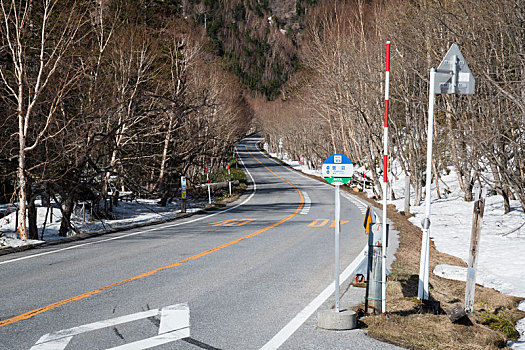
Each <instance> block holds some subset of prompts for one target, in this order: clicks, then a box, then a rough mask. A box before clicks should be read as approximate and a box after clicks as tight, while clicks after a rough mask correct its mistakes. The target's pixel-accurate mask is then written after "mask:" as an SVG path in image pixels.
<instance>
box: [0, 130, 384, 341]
mask: <svg viewBox="0 0 525 350" xmlns="http://www.w3.org/2000/svg"><path fill="white" fill-rule="evenodd" d="M258 141H259V139H256V138H248V139H246V140H244V141H243V142H242V143H240V144H239V145H238V151H239V156H240V159H241V160H242V163H243V164H244V166H245V168H246V170H247V173H248V179H249V180H250V186H249V188H248V191H247V192H246V194H245V195H243V196H242V197H241V199H240V200H239V201H238V202H237V203H235V204H233V205H231V206H230V207H228V208H227V209H226V210H222V211H218V212H213V213H205V214H198V215H194V216H192V217H191V218H187V219H184V220H177V221H173V222H170V223H166V224H161V225H156V226H151V227H147V228H140V229H134V230H129V231H124V232H119V233H114V234H110V235H105V236H102V237H98V238H94V239H89V240H85V241H82V242H73V243H68V244H64V245H61V246H59V247H57V246H54V247H53V246H51V247H43V248H40V249H34V250H30V251H26V252H21V253H16V254H10V255H7V256H3V257H0V281H1V284H0V302H1V306H0V349H9V350H11V349H62V348H67V349H108V348H119V349H125V348H130V349H136V348H141V347H142V348H144V347H150V346H153V345H159V344H162V340H159V339H165V338H166V334H169V333H165V334H164V336H160V337H159V336H158V335H159V334H161V333H163V331H162V329H165V330H166V329H168V331H171V330H172V329H175V328H177V327H179V329H180V328H181V327H183V326H184V322H185V321H183V320H184V316H180V315H184V312H185V311H184V310H185V307H186V306H187V307H189V310H190V314H191V316H190V317H191V326H190V332H191V336H190V337H184V338H183V339H179V340H175V341H169V340H166V341H165V343H164V344H163V345H159V346H158V347H156V348H158V349H260V348H263V347H264V349H271V348H277V347H279V346H281V348H282V349H299V348H301V349H304V348H311V349H335V348H341V349H351V348H365V347H366V348H374V347H376V348H378V349H379V348H386V347H387V345H386V344H382V343H379V342H376V341H374V340H372V339H368V338H367V337H366V336H364V334H363V332H362V331H357V330H356V331H350V332H328V331H326V332H327V333H326V334H325V335H323V336H321V337H319V334H316V332H317V333H318V332H320V330H317V329H316V328H315V326H311V324H312V317H313V319H315V314H314V315H313V316H312V317H310V314H311V312H310V314H305V313H304V312H305V311H304V310H306V311H308V310H309V309H310V310H314V311H315V308H316V307H317V306H319V304H315V305H314V304H311V305H310V307H309V309H308V307H307V306H308V305H309V304H310V303H311V302H312V301H313V300H314V299H315V298H316V297H318V295H319V294H320V293H321V292H322V291H323V290H325V288H327V287H328V286H329V285H330V283H332V286H333V232H334V228H333V227H331V226H332V219H333V207H334V198H333V197H334V190H333V188H332V187H330V186H329V185H327V184H323V183H321V182H319V181H316V180H313V179H310V178H308V177H306V176H303V175H301V174H298V173H295V172H293V171H291V170H290V169H288V168H286V167H283V166H281V165H279V164H277V163H276V162H275V161H273V160H271V159H269V158H268V157H266V156H265V155H264V154H262V153H261V152H260V151H259V150H258V149H257V147H256V143H257V142H258ZM363 210H364V205H363V204H361V203H359V202H358V200H356V199H352V200H347V199H342V200H341V220H343V221H342V222H343V224H342V226H341V227H342V229H341V270H344V269H345V267H347V266H348V265H351V264H352V263H353V265H352V266H355V264H356V263H358V262H359V261H361V260H362V258H363V257H364V256H363V253H362V251H363V248H364V247H365V244H366V236H365V235H364V232H363V227H362V221H363ZM342 290H344V289H342ZM325 294H326V293H325ZM325 299H326V298H325ZM317 300H318V301H320V302H321V303H323V302H324V299H322V297H318V298H317ZM184 303H185V304H184ZM330 303H333V297H332V296H330V299H328V304H326V303H325V307H327V305H328V306H329V305H330ZM179 304H182V305H179ZM172 305H178V306H175V307H173V308H171V309H170V308H167V306H172ZM342 305H343V306H344V304H342ZM305 307H306V309H305ZM312 307H313V308H314V309H312ZM172 309H174V310H177V309H178V310H179V311H180V312H179V313H177V311H175V313H170V312H171V311H170V310H172ZM148 310H149V311H148ZM161 310H162V311H161ZM157 311H158V312H157ZM301 311H303V313H302V314H300V315H299V317H296V316H297V315H298V314H299V313H300V312H301ZM130 315H135V316H130ZM170 315H172V316H170ZM173 315H175V316H173ZM301 315H302V317H301ZM181 317H182V318H181ZM304 319H310V321H309V322H307V323H306V324H303V321H302V320H304ZM181 320H182V321H181ZM101 321H105V322H104V323H101ZM119 322H120V323H119ZM181 322H182V323H181ZM308 324H309V325H308ZM177 325H178V326H177ZM287 325H288V328H287V327H286V326H287ZM305 327H307V328H305ZM308 327H309V328H308ZM297 328H299V332H295V333H294V331H295V329H297ZM352 332H354V333H355V334H356V335H355V337H356V339H358V340H356V341H360V342H363V343H361V344H362V345H357V343H352V344H350V343H349V341H352V340H349V339H353V338H348V337H349V336H342V334H344V333H350V334H352ZM175 333H176V332H175ZM175 333H174V334H175ZM46 334H48V336H47V338H43V337H44V336H45V335H46ZM294 334H295V336H294ZM299 334H300V336H298V335H299ZM338 334H339V335H338ZM155 337H157V338H155ZM163 337H164V338H163ZM180 337H182V336H180ZM326 337H328V338H329V339H328V340H327V339H326ZM365 338H366V339H365ZM46 339H47V340H46ZM148 339H156V340H148ZM174 339H176V338H174ZM140 341H143V343H136V342H140ZM154 341H160V343H154ZM38 342H39V344H37V343H38ZM134 342H135V345H133V344H132V345H129V344H131V343H134ZM35 344H37V345H35ZM126 344H128V345H129V346H128V347H126V346H125V345H126ZM137 344H142V345H137ZM281 344H282V345H281Z"/></svg>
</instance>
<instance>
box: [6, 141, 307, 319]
mask: <svg viewBox="0 0 525 350" xmlns="http://www.w3.org/2000/svg"><path fill="white" fill-rule="evenodd" d="M244 147H245V148H246V151H248V153H249V154H250V156H252V157H253V158H254V159H255V160H256V161H257V162H259V163H260V164H261V165H262V166H263V167H264V168H265V169H266V170H268V171H269V172H270V173H272V174H273V175H275V176H276V177H278V178H279V179H281V180H283V181H284V182H286V183H288V184H289V185H290V186H292V187H293V188H294V189H295V190H296V191H297V192H298V193H299V197H300V198H301V203H300V204H299V206H298V207H297V209H296V210H295V212H293V214H290V215H288V216H287V217H285V218H284V219H281V220H280V221H278V222H276V223H274V224H272V225H270V226H267V227H264V228H262V229H260V230H258V231H255V232H254V233H251V234H249V235H247V236H244V237H241V238H239V239H236V240H234V241H231V242H228V243H225V244H222V245H220V246H218V247H215V248H212V249H208V250H206V251H204V252H202V253H199V254H196V255H193V256H190V257H188V258H186V259H182V260H179V261H177V262H175V263H173V264H170V265H166V266H162V267H159V268H156V269H154V270H151V271H148V272H145V273H142V274H140V275H137V276H134V277H131V278H127V279H125V280H122V281H119V282H115V283H112V284H109V285H107V286H105V287H102V288H98V289H95V290H92V291H91V292H87V293H83V294H79V295H77V296H74V297H72V298H69V299H64V300H61V301H58V302H56V303H53V304H49V305H47V306H43V307H41V308H38V309H34V310H31V311H28V312H26V313H23V314H21V315H18V316H14V317H11V318H8V319H5V320H2V321H0V327H3V326H7V325H9V324H12V323H15V322H19V321H23V320H27V319H29V318H31V317H33V316H36V315H38V314H41V313H44V312H46V311H49V310H52V309H55V308H57V307H59V306H62V305H66V304H69V303H72V302H74V301H78V300H82V299H85V298H88V297H90V296H92V295H95V294H99V293H102V292H103V291H105V290H107V289H110V288H113V287H117V286H120V285H121V284H124V283H126V282H132V281H135V280H139V279H141V278H145V277H148V276H151V275H154V274H156V273H157V272H159V271H162V270H166V269H171V268H173V267H177V266H180V265H182V264H184V263H185V262H188V261H191V260H195V259H198V258H202V257H203V256H206V255H208V254H211V253H213V252H216V251H218V250H221V249H224V248H226V247H229V246H232V245H234V244H237V243H239V242H241V241H243V240H245V239H248V238H251V237H254V236H257V235H258V234H260V233H263V232H265V231H268V230H270V229H272V228H275V227H277V226H279V225H280V224H282V223H283V222H286V221H288V220H290V219H291V218H293V217H294V216H295V215H297V214H298V213H299V212H300V211H301V209H302V208H303V205H304V198H303V195H302V193H301V191H300V190H299V189H298V188H297V187H296V186H295V185H294V184H292V183H291V182H289V181H288V180H285V179H283V178H282V177H280V176H279V175H277V174H276V173H274V172H273V171H271V170H270V169H269V168H268V167H267V166H265V165H264V164H263V163H262V162H261V161H260V160H259V159H257V158H256V157H255V156H254V155H253V154H252V153H251V152H250V151H249V150H248V147H246V145H244Z"/></svg>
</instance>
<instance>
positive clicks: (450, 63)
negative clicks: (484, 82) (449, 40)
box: [434, 43, 475, 95]
mask: <svg viewBox="0 0 525 350" xmlns="http://www.w3.org/2000/svg"><path fill="white" fill-rule="evenodd" d="M474 85H475V79H474V76H473V75H472V73H471V72H470V69H469V67H468V65H467V62H466V61H465V58H464V57H463V55H462V54H461V51H459V47H458V45H457V44H456V43H454V44H452V45H451V46H450V48H449V49H448V52H447V54H446V55H445V57H444V58H443V61H441V63H440V64H439V66H438V68H437V70H436V76H435V80H434V91H435V93H436V94H460V95H472V94H474Z"/></svg>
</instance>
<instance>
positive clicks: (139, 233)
mask: <svg viewBox="0 0 525 350" xmlns="http://www.w3.org/2000/svg"><path fill="white" fill-rule="evenodd" d="M239 160H240V161H241V164H242V166H243V167H244V169H245V170H246V172H247V173H248V176H249V177H250V179H251V181H252V183H253V192H252V193H251V194H250V196H249V197H248V198H246V199H245V200H244V201H243V202H242V203H239V204H237V205H236V206H234V207H231V208H228V209H225V210H221V211H218V212H216V213H213V214H210V215H206V216H202V217H198V218H196V219H193V220H189V221H185V222H179V223H175V224H171V225H163V226H161V227H154V228H150V229H147V230H143V231H138V232H133V233H128V234H124V235H121V236H117V237H112V238H106V239H102V240H100V241H96V242H88V243H81V244H77V245H74V246H71V247H66V248H60V249H56V250H51V251H48V252H44V253H38V254H33V255H28V256H23V257H20V258H15V259H11V260H6V261H1V262H0V265H4V264H10V263H14V262H17V261H21V260H26V259H33V258H37V257H40V256H44V255H49V254H55V253H59V252H63V251H66V250H71V249H77V248H81V247H85V246H89V245H93V244H99V243H104V242H109V241H114V240H117V239H122V238H126V237H132V236H136V235H141V234H143V233H148V232H153V231H158V230H161V229H165V228H170V227H176V226H181V225H187V224H191V223H194V222H197V221H201V220H204V219H208V218H211V217H213V216H216V215H219V214H223V213H226V212H229V211H231V210H234V209H237V208H239V207H240V206H242V205H245V204H246V203H248V201H250V200H251V199H252V198H253V196H255V192H257V184H256V182H255V180H254V179H253V176H252V174H251V173H250V171H249V170H248V168H247V167H246V165H244V161H243V160H242V158H239Z"/></svg>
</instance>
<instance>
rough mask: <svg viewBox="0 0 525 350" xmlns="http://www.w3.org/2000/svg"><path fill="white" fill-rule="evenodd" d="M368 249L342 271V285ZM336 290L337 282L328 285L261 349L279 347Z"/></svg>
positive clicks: (340, 282) (340, 281)
mask: <svg viewBox="0 0 525 350" xmlns="http://www.w3.org/2000/svg"><path fill="white" fill-rule="evenodd" d="M366 249H367V246H365V247H364V248H363V250H362V251H361V252H360V253H359V254H357V257H356V258H355V259H354V261H352V262H351V263H350V265H348V266H347V267H346V269H345V270H344V271H343V273H341V274H340V275H339V276H340V279H339V285H342V284H343V283H344V282H345V281H346V280H347V279H348V277H350V276H351V275H353V273H354V271H355V270H356V269H357V267H358V266H359V264H361V262H362V261H363V260H364V258H365V255H364V253H365V251H366ZM334 290H335V283H330V285H329V286H328V287H326V288H325V289H324V290H323V291H322V292H321V294H319V295H318V296H317V297H315V299H314V300H312V301H311V302H310V304H308V305H307V306H306V307H305V308H304V309H302V310H301V311H300V312H299V313H298V314H297V315H296V316H295V317H294V318H293V319H292V320H291V321H290V322H288V324H287V325H286V326H284V328H283V329H281V330H280V331H279V333H277V334H276V335H275V336H274V337H273V338H272V339H270V341H269V342H268V343H266V344H265V345H263V347H262V348H261V349H260V350H275V349H278V348H279V347H280V346H281V345H283V344H284V342H285V341H286V340H288V338H290V337H291V336H292V335H293V334H294V333H295V331H296V330H298V329H299V327H301V325H302V324H303V323H304V322H305V321H306V320H307V319H308V318H310V316H312V314H313V313H314V312H315V311H316V310H317V309H319V307H320V306H321V305H322V304H323V303H324V302H325V301H326V300H327V299H328V298H329V297H330V296H331V295H332V294H333V293H334Z"/></svg>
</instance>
